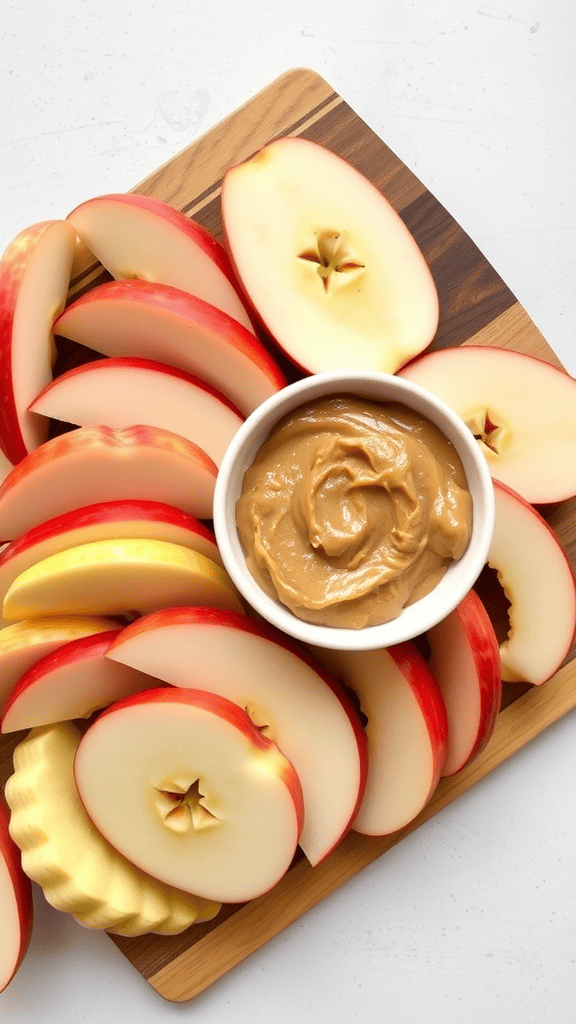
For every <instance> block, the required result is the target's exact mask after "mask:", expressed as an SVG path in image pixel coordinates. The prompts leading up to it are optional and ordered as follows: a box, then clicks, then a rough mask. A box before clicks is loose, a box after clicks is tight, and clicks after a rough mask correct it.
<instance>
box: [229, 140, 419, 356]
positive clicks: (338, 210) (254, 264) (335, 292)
mask: <svg viewBox="0 0 576 1024" xmlns="http://www.w3.org/2000/svg"><path fill="white" fill-rule="evenodd" d="M222 218H223V224H224V232H225V239H226V245H227V247H228V250H229V252H230V254H231V258H232V263H233V265H234V268H235V270H236V273H237V275H238V277H239V279H240V281H241V283H242V285H243V287H244V289H245V291H246V293H247V295H248V297H249V299H250V301H251V303H252V304H253V306H254V308H255V310H256V312H257V314H258V316H259V317H260V319H261V320H262V321H263V323H264V324H265V326H266V328H267V329H268V330H269V331H270V333H271V334H272V336H273V338H274V339H275V341H276V342H277V343H278V345H280V346H281V348H282V349H284V351H285V352H286V354H287V355H288V356H289V357H290V358H291V359H292V360H293V362H295V363H296V364H297V365H298V366H299V367H301V368H303V369H304V370H307V371H309V372H311V373H316V372H319V371H320V372H321V371H323V370H341V369H351V370H358V369H364V370H385V371H388V372H394V370H397V369H398V367H399V366H402V364H403V363H405V362H407V360H408V359H410V358H411V357H412V356H414V355H416V354H417V353H418V352H421V351H422V349H424V348H425V347H426V346H427V345H429V344H430V342H431V341H432V338H433V337H434V334H435V332H436V328H437V325H438V296H437V292H436V287H435V285H434V281H433V279H432V275H431V274H430V271H429V269H428V266H427V264H426V261H425V259H424V257H423V255H422V253H421V252H420V249H419V248H418V246H417V244H416V242H415V241H414V239H413V237H412V235H411V234H410V232H409V231H408V229H407V228H406V226H405V224H404V222H403V221H402V220H401V218H400V217H399V216H398V214H397V213H396V211H395V210H394V209H393V207H392V206H391V205H390V204H389V203H388V201H387V200H386V199H385V198H384V196H383V195H382V194H381V193H380V192H379V191H378V189H376V188H375V187H374V185H372V184H371V182H369V181H368V180H367V178H365V177H364V176H363V175H362V174H360V172H359V171H357V170H355V168H353V167H352V166H351V165H350V164H349V163H347V162H346V161H345V160H343V159H341V157H339V156H336V154H335V153H332V152H331V151H330V150H328V149H326V148H325V147H324V146H320V145H318V144H317V143H314V142H310V141H309V140H307V139H303V138H296V137H289V138H282V139H277V140H276V141H275V142H272V143H270V145H268V146H266V147H265V148H264V149H262V150H260V152H258V153H257V154H256V155H255V156H254V157H252V158H251V159H250V160H248V161H246V162H245V163H242V164H239V165H237V166H236V167H233V168H231V169H230V170H228V171H227V172H226V174H225V176H224V181H223V184H222Z"/></svg>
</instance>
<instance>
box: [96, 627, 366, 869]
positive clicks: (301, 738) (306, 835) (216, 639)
mask: <svg viewBox="0 0 576 1024" xmlns="http://www.w3.org/2000/svg"><path fill="white" fill-rule="evenodd" d="M106 658H107V659H114V660H115V661H118V662H121V663H122V664H123V665H126V666H131V667H132V668H138V669H139V670H140V671H142V672H145V673H147V674H148V675H150V676H154V677H155V678H157V679H161V680H163V681H164V682H166V683H170V684H171V685H172V686H178V687H186V688H199V687H200V686H201V687H202V689H204V690H209V691H210V692H212V693H217V694H219V695H220V696H222V697H226V698H227V699H228V700H232V701H233V702H234V703H235V704H238V705H239V706H240V707H242V708H244V709H245V710H246V711H247V713H248V714H249V716H250V718H251V719H252V721H253V722H254V724H255V725H256V726H257V728H258V729H260V730H261V731H263V732H264V734H265V735H266V736H268V737H269V738H270V739H273V740H274V741H275V742H276V743H277V744H278V746H279V747H280V749H281V750H282V751H283V753H284V754H285V755H286V756H287V758H288V759H289V761H291V762H292V764H293V766H294V768H295V770H296V772H297V774H298V777H299V779H300V783H301V785H302V790H303V794H304V806H305V815H304V824H303V827H302V833H301V836H300V847H301V848H302V850H303V852H304V854H305V855H306V857H307V859H308V860H309V862H310V863H311V864H313V865H314V864H318V863H319V862H320V861H321V860H323V859H324V858H325V857H326V856H328V854H329V853H331V851H332V850H333V849H334V848H335V846H336V845H337V844H338V843H339V842H340V841H341V840H342V838H343V837H344V835H345V834H346V832H347V831H348V829H349V828H350V827H351V824H352V822H353V820H354V818H355V816H356V813H357V811H358V808H359V806H360V802H361V800H362V796H363V793H364V786H365V782H366V771H367V760H368V758H367V750H366V736H365V733H364V731H363V728H362V725H361V722H360V718H359V716H358V714H357V712H356V710H355V708H354V707H353V705H352V702H351V701H350V699H349V697H348V696H347V694H346V693H345V691H344V690H343V689H342V687H340V686H339V685H338V684H337V683H336V681H335V680H334V679H333V678H332V677H331V676H330V675H329V674H328V673H327V672H326V671H325V669H324V668H323V667H322V666H321V665H320V664H319V663H317V662H316V661H315V660H314V659H313V658H312V657H311V656H310V655H308V654H307V652H306V651H305V650H303V649H301V648H300V647H298V646H297V645H296V644H295V643H293V642H292V641H290V640H289V639H288V638H287V637H286V636H285V635H284V634H283V633H280V632H279V631H278V630H276V629H274V628H273V627H272V626H269V625H268V624H267V623H265V622H256V621H254V620H253V619H250V618H249V617H248V616H246V615H240V614H238V613H236V612H232V611H226V610H221V609H217V608H206V607H204V608H202V607H189V608H165V609H162V610H161V611H159V612H154V613H152V614H150V615H145V616H143V617H142V618H140V619H137V620H136V621H135V622H133V623H131V624H130V625H128V626H126V627H125V628H124V629H123V630H122V632H121V633H120V634H119V635H118V637H116V638H115V639H114V641H113V642H112V644H111V645H110V647H109V649H108V651H107V652H106Z"/></svg>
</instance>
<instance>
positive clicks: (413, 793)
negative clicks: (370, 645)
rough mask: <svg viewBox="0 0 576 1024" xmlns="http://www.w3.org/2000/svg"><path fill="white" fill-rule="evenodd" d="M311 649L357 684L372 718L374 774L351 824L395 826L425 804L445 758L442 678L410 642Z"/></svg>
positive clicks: (387, 829)
mask: <svg viewBox="0 0 576 1024" xmlns="http://www.w3.org/2000/svg"><path fill="white" fill-rule="evenodd" d="M311 650H313V652H314V653H316V654H317V656H318V658H319V659H320V661H322V662H323V664H325V665H326V666H327V668H328V669H329V671H331V672H332V674H333V675H334V676H336V677H337V678H340V679H342V680H343V682H344V683H345V685H346V686H349V687H350V689H351V690H353V691H354V693H355V694H356V695H357V697H358V699H359V701H360V707H361V709H362V712H363V713H364V714H365V715H366V717H367V719H368V721H367V723H366V726H365V728H366V735H367V739H368V780H367V784H366V792H365V794H364V800H363V801H362V804H361V807H360V810H359V812H358V815H357V817H356V819H355V821H354V824H353V826H352V827H353V828H354V829H355V831H356V832H362V833H363V834H364V835H371V836H379V835H389V834H390V833H391V832H396V831H397V830H398V829H400V828H403V827H404V826H405V825H408V824H409V822H411V821H412V820H413V819H414V818H415V817H416V815H417V814H419V812H420V811H421V810H422V808H423V807H425V806H426V804H427V803H428V801H429V799H430V797H431V796H432V794H433V792H434V790H435V789H436V786H437V784H438V781H439V779H440V776H441V774H442V769H443V767H444V763H445V760H446V752H447V748H448V722H447V717H446V709H445V707H444V702H443V700H442V694H441V693H440V690H439V687H438V684H437V683H436V680H435V679H434V677H433V675H432V673H431V672H430V669H429V668H428V666H427V664H426V662H425V660H424V658H423V657H422V655H421V654H420V653H419V652H418V650H417V649H416V647H415V646H414V644H413V643H412V642H411V641H406V642H405V643H402V644H397V645H396V646H394V647H388V648H381V649H379V650H374V651H328V650H325V649H323V648H321V649H320V648H311Z"/></svg>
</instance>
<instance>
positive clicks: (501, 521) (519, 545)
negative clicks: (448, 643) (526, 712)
mask: <svg viewBox="0 0 576 1024" xmlns="http://www.w3.org/2000/svg"><path fill="white" fill-rule="evenodd" d="M494 495H495V498H496V523H495V529H494V536H493V539H492V544H491V546H490V551H489V552H488V564H489V565H491V566H492V568H493V569H495V570H496V572H497V575H498V579H499V581H500V583H501V585H502V588H503V590H504V593H505V595H506V597H507V598H508V600H509V602H510V608H509V610H508V617H509V620H510V629H509V633H508V637H507V639H506V640H505V641H504V643H502V644H501V645H500V656H501V659H502V678H503V679H505V680H506V681H507V682H520V681H525V682H528V683H532V684H533V685H535V686H538V685H540V684H541V683H544V682H546V680H547V679H549V678H550V677H551V676H553V675H554V673H555V672H556V671H557V669H559V668H560V666H561V664H562V662H563V661H564V659H565V658H566V656H567V655H568V652H569V651H570V647H571V645H572V641H573V639H574V626H575V623H576V586H575V581H574V573H573V570H572V567H571V565H570V562H569V560H568V556H567V554H566V551H565V550H564V548H563V546H562V545H561V543H560V541H559V539H558V537H557V536H556V534H555V533H554V531H553V530H552V529H551V528H550V526H549V525H548V523H547V522H546V520H545V519H544V518H543V517H542V516H541V515H540V514H539V512H537V511H536V509H535V508H533V507H532V505H530V504H529V502H527V501H525V500H524V498H522V497H521V496H520V495H519V494H517V493H516V492H514V491H513V490H511V489H510V488H509V487H506V486H505V485H504V484H502V483H500V482H499V481H494Z"/></svg>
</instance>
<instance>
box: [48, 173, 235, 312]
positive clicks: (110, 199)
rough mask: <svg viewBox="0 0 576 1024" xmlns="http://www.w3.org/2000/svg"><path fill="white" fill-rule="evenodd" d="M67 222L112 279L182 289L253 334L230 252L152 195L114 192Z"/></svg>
mask: <svg viewBox="0 0 576 1024" xmlns="http://www.w3.org/2000/svg"><path fill="white" fill-rule="evenodd" d="M67 219H68V220H69V221H70V222H71V224H73V226H74V228H75V229H76V231H77V233H78V235H79V237H80V238H81V239H82V241H83V242H84V244H85V245H86V246H87V247H88V249H90V252H92V253H94V255H95V256H96V257H97V258H98V259H99V260H100V262H101V263H102V264H103V266H104V267H106V270H108V272H109V273H110V274H112V277H115V278H126V277H127V278H143V279H144V280H145V281H153V282H154V281H157V282H159V283H162V284H169V285H172V286H174V287H175V288H181V289H182V290H183V291H185V292H190V293H191V294H192V295H198V296H199V297H200V298H201V299H204V300H205V301H206V302H210V303H211V304H212V305H214V306H217V307H218V309H222V310H223V311H224V312H225V313H227V314H228V315H229V316H231V317H234V319H235V320H237V321H238V322H239V323H241V324H243V325H244V326H245V327H246V328H247V329H248V330H250V331H252V330H253V328H252V324H251V322H250V318H249V316H248V314H247V312H246V309H245V308H244V305H243V303H242V301H241V299H240V298H239V295H238V292H237V289H236V284H235V280H234V274H233V272H232V269H231V267H230V261H229V259H228V255H227V253H226V250H225V249H224V247H223V246H222V245H221V243H220V242H219V241H218V239H216V238H215V237H214V235H212V234H211V233H210V232H209V231H207V230H206V228H203V227H202V226H201V225H200V224H198V223H197V222H196V221H193V220H191V219H190V218H189V217H186V216H185V214H183V213H180V211H179V210H175V209H174V208H173V207H171V206H168V205H167V204H166V203H162V202H160V200H158V199H152V198H150V196H144V195H138V194H135V193H129V194H125V195H122V194H114V195H105V196H97V197H96V198H94V199H89V200H87V201H86V202H85V203H82V204H81V205H80V206H77V207H76V209H75V210H72V212H71V213H70V214H68V218H67Z"/></svg>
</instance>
